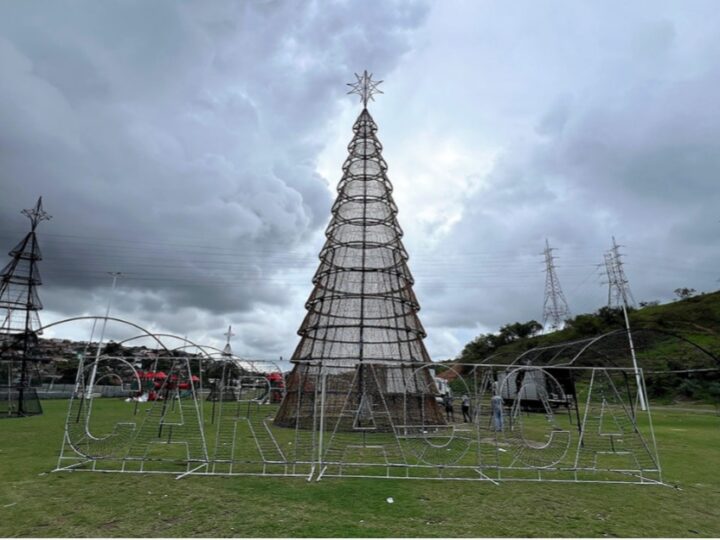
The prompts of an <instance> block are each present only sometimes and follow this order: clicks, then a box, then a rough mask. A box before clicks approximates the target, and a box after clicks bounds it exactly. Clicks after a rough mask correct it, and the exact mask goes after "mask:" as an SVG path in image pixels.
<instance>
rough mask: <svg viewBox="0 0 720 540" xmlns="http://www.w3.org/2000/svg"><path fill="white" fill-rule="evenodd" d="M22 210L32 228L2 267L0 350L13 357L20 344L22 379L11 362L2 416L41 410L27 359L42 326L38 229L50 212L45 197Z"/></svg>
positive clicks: (0, 280) (28, 413) (8, 369)
mask: <svg viewBox="0 0 720 540" xmlns="http://www.w3.org/2000/svg"><path fill="white" fill-rule="evenodd" d="M22 213H23V214H24V215H25V216H27V217H28V218H29V219H30V224H31V227H30V232H29V233H27V234H26V235H25V237H24V238H23V239H22V240H21V241H20V242H19V243H18V244H17V245H16V246H15V247H14V248H13V249H12V250H11V251H10V253H9V255H10V257H11V260H10V262H9V263H8V264H7V265H6V266H5V268H3V269H2V270H1V271H0V317H2V322H1V323H0V353H2V355H3V356H6V358H11V359H12V358H13V357H14V356H15V355H16V354H17V352H18V346H20V347H19V352H21V355H22V356H21V362H20V374H19V375H20V376H19V380H16V375H15V374H14V370H13V361H12V360H11V361H10V362H8V367H7V373H8V381H7V382H8V386H7V388H6V389H5V392H3V393H7V395H5V396H2V397H3V398H4V399H2V404H0V407H2V408H0V416H2V415H3V413H5V415H7V416H28V415H32V414H42V408H41V407H40V402H39V400H38V398H37V394H35V392H34V390H32V389H31V388H30V386H29V378H28V361H29V359H30V358H29V357H30V351H31V349H32V348H33V347H34V346H35V344H36V343H37V335H38V333H39V329H40V318H39V317H38V313H37V312H38V311H39V310H41V309H42V303H41V302H40V297H39V296H38V293H37V287H38V285H40V283H41V280H40V273H39V271H38V268H37V262H38V261H40V260H41V259H42V254H41V253H40V247H39V246H38V241H37V235H36V233H35V230H36V229H37V226H38V225H39V224H40V222H42V221H45V220H48V219H50V217H51V216H49V215H48V214H47V212H45V210H43V207H42V197H40V198H39V199H38V201H37V203H36V204H35V207H34V208H28V209H26V210H23V211H22ZM3 312H4V313H3ZM5 409H6V410H5Z"/></svg>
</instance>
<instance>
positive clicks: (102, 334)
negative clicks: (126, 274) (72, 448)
mask: <svg viewBox="0 0 720 540" xmlns="http://www.w3.org/2000/svg"><path fill="white" fill-rule="evenodd" d="M108 274H109V275H110V276H112V278H113V280H112V287H111V288H110V297H109V298H108V304H107V308H106V309H105V317H104V318H103V324H102V329H101V330H100V340H99V341H98V345H97V350H96V351H95V362H94V363H93V368H92V372H91V373H90V383H89V384H88V387H87V391H86V396H87V397H88V398H89V399H90V398H91V397H92V391H93V386H95V377H96V376H97V368H98V363H99V362H100V353H101V352H102V349H103V339H105V328H106V327H107V322H108V318H109V317H110V308H111V307H112V301H113V295H114V294H115V285H116V284H117V279H118V278H119V277H120V276H122V272H108ZM89 419H90V416H89V415H88V421H89Z"/></svg>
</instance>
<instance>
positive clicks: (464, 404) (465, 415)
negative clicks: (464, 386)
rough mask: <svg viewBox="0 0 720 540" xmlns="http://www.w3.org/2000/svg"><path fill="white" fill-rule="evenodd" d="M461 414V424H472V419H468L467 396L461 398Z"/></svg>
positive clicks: (468, 400) (468, 402)
mask: <svg viewBox="0 0 720 540" xmlns="http://www.w3.org/2000/svg"><path fill="white" fill-rule="evenodd" d="M462 413H463V422H472V418H470V398H469V397H468V396H467V394H463V397H462Z"/></svg>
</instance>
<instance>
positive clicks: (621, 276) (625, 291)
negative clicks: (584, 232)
mask: <svg viewBox="0 0 720 540" xmlns="http://www.w3.org/2000/svg"><path fill="white" fill-rule="evenodd" d="M612 242H613V243H612V248H610V250H609V251H608V252H607V253H605V270H606V272H607V275H608V286H609V288H608V305H612V303H613V295H614V304H615V305H618V306H619V307H621V308H622V312H623V317H624V318H625V330H626V331H627V337H628V344H629V345H630V356H631V357H632V363H633V368H634V369H635V382H636V383H637V387H638V398H639V400H640V409H641V410H643V411H645V410H647V400H646V399H645V386H644V385H643V381H642V377H640V369H639V368H638V364H637V357H636V355H635V345H634V343H633V339H632V332H631V331H630V318H629V317H628V307H632V306H634V305H635V298H633V295H632V293H631V292H630V285H629V282H628V279H627V277H626V276H625V271H624V270H623V261H622V256H621V254H620V246H619V245H618V244H617V242H616V241H615V237H614V236H613V237H612Z"/></svg>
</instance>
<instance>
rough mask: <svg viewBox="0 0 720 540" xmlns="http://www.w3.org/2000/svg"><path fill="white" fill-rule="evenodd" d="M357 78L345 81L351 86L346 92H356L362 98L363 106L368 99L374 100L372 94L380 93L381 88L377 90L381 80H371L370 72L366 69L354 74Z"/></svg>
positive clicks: (365, 105)
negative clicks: (351, 81) (359, 73)
mask: <svg viewBox="0 0 720 540" xmlns="http://www.w3.org/2000/svg"><path fill="white" fill-rule="evenodd" d="M355 78H356V79H357V81H356V82H354V83H347V85H348V86H349V87H351V88H352V90H350V91H349V92H348V94H357V95H358V96H360V99H362V102H363V106H364V107H367V104H368V101H370V100H372V101H375V98H374V97H373V94H382V93H383V91H382V90H378V85H379V84H380V83H381V82H382V81H373V80H372V73H368V72H367V70H365V71H363V74H362V75H358V74H357V73H356V74H355Z"/></svg>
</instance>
